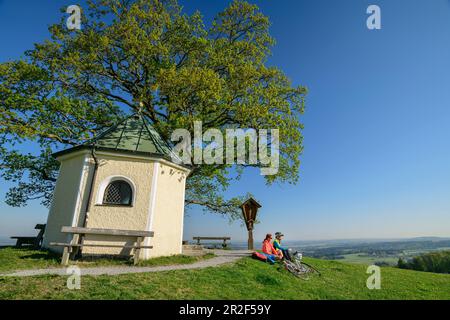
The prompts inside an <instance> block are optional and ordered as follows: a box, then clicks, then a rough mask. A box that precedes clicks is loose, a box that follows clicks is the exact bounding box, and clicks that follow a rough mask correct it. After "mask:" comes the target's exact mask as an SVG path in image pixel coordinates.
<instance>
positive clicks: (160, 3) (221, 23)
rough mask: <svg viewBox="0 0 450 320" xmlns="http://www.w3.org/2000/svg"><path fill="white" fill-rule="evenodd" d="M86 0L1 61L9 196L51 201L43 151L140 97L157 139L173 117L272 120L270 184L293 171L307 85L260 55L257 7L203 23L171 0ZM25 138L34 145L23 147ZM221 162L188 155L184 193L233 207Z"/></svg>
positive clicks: (224, 124)
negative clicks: (276, 158)
mask: <svg viewBox="0 0 450 320" xmlns="http://www.w3.org/2000/svg"><path fill="white" fill-rule="evenodd" d="M84 9H85V10H84V12H83V22H82V29H81V30H76V31H70V30H68V29H67V28H66V26H65V20H64V18H65V17H63V19H62V20H61V22H60V23H59V24H55V25H52V26H50V28H49V31H50V34H51V38H50V39H49V40H47V41H45V42H43V43H38V44H35V47H34V49H32V50H29V51H27V52H26V55H25V59H24V60H18V61H13V62H6V63H2V64H0V109H1V114H0V135H1V136H2V141H1V146H2V148H1V149H0V151H1V155H2V160H1V161H2V163H1V168H2V176H3V178H5V179H7V180H9V181H12V182H16V183H17V187H15V188H13V189H11V190H10V192H9V193H8V203H9V204H11V205H15V206H19V205H25V204H26V203H27V201H28V200H30V199H34V198H42V199H44V200H43V203H44V204H48V202H49V199H50V198H51V193H52V188H53V185H54V180H55V177H56V170H57V164H56V163H55V162H54V160H52V159H51V158H50V157H49V154H50V153H51V151H55V150H56V149H61V148H65V147H68V146H73V145H76V144H79V143H82V142H84V141H86V140H87V139H89V138H91V137H92V136H93V135H95V134H98V133H99V132H100V131H102V130H103V129H104V128H106V127H108V126H110V125H111V124H112V123H114V122H116V121H118V119H121V118H123V116H124V111H125V113H129V112H130V111H136V110H138V109H139V108H140V105H142V106H143V110H142V111H143V112H144V114H145V115H146V116H148V117H149V118H150V119H151V120H152V122H153V123H154V125H155V127H156V128H157V130H158V131H159V132H160V133H161V134H162V136H163V137H164V138H166V139H169V138H170V134H171V132H172V131H173V130H174V129H177V128H186V129H188V130H190V132H193V122H194V121H197V120H200V121H202V122H203V130H205V131H206V130H208V129H209V128H217V129H220V130H222V131H224V130H225V129H226V128H237V127H240V128H254V129H275V128H278V129H279V130H280V140H281V141H280V170H279V172H278V174H277V175H276V176H267V177H266V180H267V183H269V184H270V183H273V182H275V181H279V182H288V183H296V182H297V181H298V173H299V166H300V160H299V156H300V154H301V152H302V149H303V146H302V134H301V130H302V129H303V126H302V124H301V122H300V120H299V116H300V115H301V114H302V113H303V111H304V98H305V95H306V88H305V87H302V86H298V87H294V86H292V85H291V82H290V80H289V79H288V78H287V77H286V75H284V73H283V72H282V71H281V70H279V69H278V68H276V67H273V66H268V65H267V58H268V56H269V55H270V50H271V47H272V46H273V44H274V39H273V38H272V37H271V36H270V34H269V26H270V22H269V19H268V18H267V17H266V16H264V15H263V14H262V13H261V12H260V11H259V9H258V7H257V6H255V5H252V4H249V3H247V2H245V1H240V0H236V1H233V2H232V3H231V4H230V5H229V6H228V8H226V9H225V10H224V11H223V12H221V13H219V14H218V15H217V16H216V18H215V19H214V21H213V23H212V25H211V27H209V28H207V27H205V24H204V22H203V18H202V16H201V14H200V13H199V12H196V13H194V14H192V15H188V14H185V13H184V12H183V11H182V8H181V7H180V6H179V5H178V4H177V2H176V1H175V0H134V1H124V0H103V1H97V0H96V1H89V7H88V8H84ZM30 141H31V142H33V143H35V144H37V146H38V147H37V149H38V150H39V152H37V154H26V155H24V154H21V153H20V151H18V150H19V148H18V147H20V146H21V145H22V143H28V142H30ZM17 159H19V161H16V160H17ZM259 166H260V165H256V167H259ZM246 167H247V166H245V165H240V166H238V167H237V168H235V169H237V171H238V172H242V170H243V169H244V168H246ZM230 169H232V166H231V165H197V166H195V167H194V172H193V174H192V176H191V177H190V178H189V179H188V181H187V189H188V192H187V197H186V203H187V204H194V205H201V206H204V207H205V208H206V209H207V210H209V211H214V212H218V213H221V214H227V215H229V216H231V217H237V216H239V212H238V209H237V207H236V204H237V203H238V202H239V201H240V200H241V199H231V200H226V199H224V198H223V196H222V195H221V194H222V192H223V191H224V190H226V188H227V187H228V186H229V184H230V182H231V181H232V179H235V178H236V179H238V178H239V177H240V175H238V177H231V175H230V174H229V173H230Z"/></svg>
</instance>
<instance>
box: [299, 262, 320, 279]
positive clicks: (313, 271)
mask: <svg viewBox="0 0 450 320" xmlns="http://www.w3.org/2000/svg"><path fill="white" fill-rule="evenodd" d="M302 264H303V265H304V266H306V267H307V268H309V270H310V271H309V272H311V273H317V274H318V275H319V276H321V275H322V274H321V273H320V271H319V270H317V269H316V268H314V267H313V266H312V265H310V264H307V263H306V262H302Z"/></svg>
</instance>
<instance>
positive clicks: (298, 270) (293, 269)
mask: <svg viewBox="0 0 450 320" xmlns="http://www.w3.org/2000/svg"><path fill="white" fill-rule="evenodd" d="M285 266H286V269H287V270H288V271H289V272H290V273H292V274H293V275H294V276H296V277H298V278H300V279H303V280H308V279H309V276H308V274H309V271H310V269H309V268H308V267H306V266H302V265H300V264H296V263H293V262H290V261H289V262H285Z"/></svg>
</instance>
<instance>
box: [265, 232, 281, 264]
mask: <svg viewBox="0 0 450 320" xmlns="http://www.w3.org/2000/svg"><path fill="white" fill-rule="evenodd" d="M262 252H263V255H265V256H266V258H267V261H268V262H270V263H271V264H274V263H275V261H276V260H277V259H281V258H282V255H280V253H279V252H278V251H277V250H276V249H275V248H274V247H273V245H272V235H271V234H270V233H268V234H267V235H266V238H265V239H264V241H263V245H262Z"/></svg>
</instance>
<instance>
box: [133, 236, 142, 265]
mask: <svg viewBox="0 0 450 320" xmlns="http://www.w3.org/2000/svg"><path fill="white" fill-rule="evenodd" d="M136 245H137V246H138V248H137V249H135V250H134V256H133V260H134V261H133V262H134V265H137V264H139V259H140V255H141V248H140V247H141V245H142V237H138V238H137V240H136Z"/></svg>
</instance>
